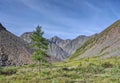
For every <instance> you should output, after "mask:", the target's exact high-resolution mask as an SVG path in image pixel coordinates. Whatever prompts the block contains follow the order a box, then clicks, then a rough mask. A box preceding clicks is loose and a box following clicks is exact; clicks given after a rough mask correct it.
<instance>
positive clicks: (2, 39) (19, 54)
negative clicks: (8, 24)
mask: <svg viewBox="0 0 120 83" xmlns="http://www.w3.org/2000/svg"><path fill="white" fill-rule="evenodd" d="M27 46H28V44H27V43H26V42H24V41H23V40H21V39H20V38H19V37H17V36H15V35H14V34H12V33H10V32H9V31H7V30H6V28H5V27H3V26H2V24H0V66H8V65H15V66H19V65H23V64H29V63H31V59H30V55H31V52H30V50H29V48H28V47H27Z"/></svg>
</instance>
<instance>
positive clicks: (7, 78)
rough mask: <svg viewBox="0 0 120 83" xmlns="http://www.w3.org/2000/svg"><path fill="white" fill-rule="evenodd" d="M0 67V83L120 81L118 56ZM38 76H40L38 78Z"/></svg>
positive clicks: (103, 82) (97, 82) (93, 82)
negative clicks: (40, 71) (39, 65)
mask: <svg viewBox="0 0 120 83" xmlns="http://www.w3.org/2000/svg"><path fill="white" fill-rule="evenodd" d="M41 70H42V73H39V72H38V67H37V65H35V64H33V65H26V66H21V67H5V68H0V72H1V71H2V72H7V73H8V72H11V71H12V72H13V71H15V72H14V73H10V74H9V73H8V74H4V73H0V83H120V58H109V59H105V60H98V59H96V58H84V59H81V60H74V61H69V62H57V63H53V64H52V65H49V64H44V65H43V67H42V69H41ZM40 76H41V77H42V78H41V79H40Z"/></svg>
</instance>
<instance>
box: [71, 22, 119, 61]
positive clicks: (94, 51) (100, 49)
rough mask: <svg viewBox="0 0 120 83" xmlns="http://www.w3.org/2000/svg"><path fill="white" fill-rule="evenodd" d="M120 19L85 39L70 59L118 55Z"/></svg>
mask: <svg viewBox="0 0 120 83" xmlns="http://www.w3.org/2000/svg"><path fill="white" fill-rule="evenodd" d="M119 50H120V20H118V21H116V22H115V23H113V24H112V25H111V26H109V27H108V28H107V29H105V30H104V31H102V32H101V33H99V34H96V35H94V36H92V37H91V38H90V39H89V40H88V41H86V42H85V43H84V44H83V45H82V46H81V47H80V48H79V49H77V51H76V52H75V53H74V54H73V55H72V56H71V57H70V59H80V58H84V57H98V58H110V57H115V56H120V51H119Z"/></svg>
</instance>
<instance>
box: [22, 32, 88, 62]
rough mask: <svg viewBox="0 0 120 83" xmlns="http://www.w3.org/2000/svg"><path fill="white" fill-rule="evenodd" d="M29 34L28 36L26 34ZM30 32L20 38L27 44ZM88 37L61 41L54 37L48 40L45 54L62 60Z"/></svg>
mask: <svg viewBox="0 0 120 83" xmlns="http://www.w3.org/2000/svg"><path fill="white" fill-rule="evenodd" d="M28 33H29V34H28ZM31 34H32V33H31V32H27V33H24V34H23V35H22V36H21V38H22V39H23V40H25V41H27V42H28V43H31V42H29V41H30V37H29V36H30V35H31ZM88 39H89V37H87V36H79V37H77V38H75V39H73V40H69V39H67V40H63V39H61V38H59V37H57V36H54V37H52V38H50V39H48V42H49V45H48V50H47V54H48V55H49V56H51V57H54V58H56V59H57V60H64V59H65V58H67V57H69V56H70V55H71V54H72V53H74V52H75V51H76V49H78V48H79V47H80V46H81V45H82V44H83V43H84V42H85V41H87V40H88Z"/></svg>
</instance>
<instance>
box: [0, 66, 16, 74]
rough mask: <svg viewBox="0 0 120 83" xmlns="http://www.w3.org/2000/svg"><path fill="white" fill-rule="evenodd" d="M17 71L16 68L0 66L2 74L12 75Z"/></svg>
mask: <svg viewBox="0 0 120 83" xmlns="http://www.w3.org/2000/svg"><path fill="white" fill-rule="evenodd" d="M16 72H17V69H16V68H1V69H0V74H2V75H12V74H15V73H16Z"/></svg>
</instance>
